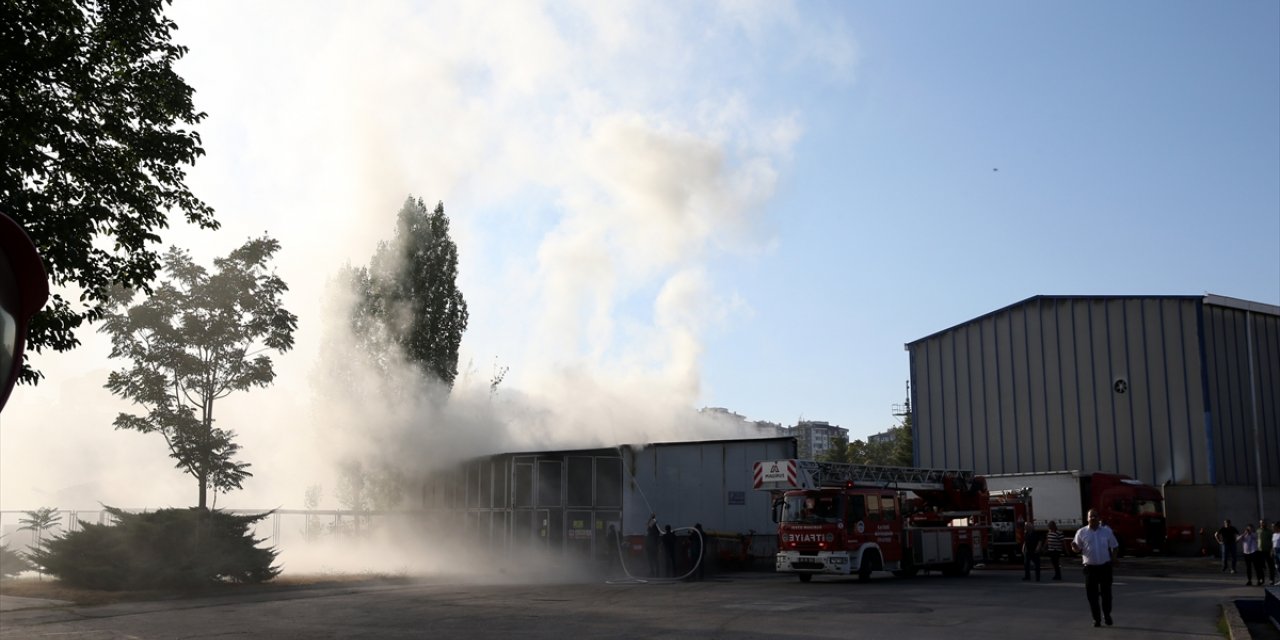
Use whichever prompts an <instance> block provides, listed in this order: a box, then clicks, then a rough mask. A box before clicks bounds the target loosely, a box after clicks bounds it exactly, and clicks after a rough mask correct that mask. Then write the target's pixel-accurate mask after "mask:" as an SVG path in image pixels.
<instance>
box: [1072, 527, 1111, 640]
mask: <svg viewBox="0 0 1280 640" xmlns="http://www.w3.org/2000/svg"><path fill="white" fill-rule="evenodd" d="M1119 548H1120V542H1119V541H1117V540H1116V535H1115V534H1114V533H1112V532H1111V528H1110V527H1108V526H1107V525H1105V524H1102V519H1101V518H1099V517H1098V510H1097V509H1090V510H1089V526H1087V527H1082V528H1080V530H1079V531H1076V537H1075V539H1074V540H1072V541H1071V550H1072V551H1075V552H1076V553H1078V554H1080V559H1081V561H1083V562H1084V595H1085V597H1086V598H1088V599H1089V611H1090V612H1091V613H1092V614H1093V626H1095V627H1100V626H1102V621H1103V620H1104V619H1105V620H1106V622H1107V626H1111V624H1112V620H1111V580H1112V576H1113V571H1114V569H1115V551H1116V549H1119ZM1099 600H1101V602H1099Z"/></svg>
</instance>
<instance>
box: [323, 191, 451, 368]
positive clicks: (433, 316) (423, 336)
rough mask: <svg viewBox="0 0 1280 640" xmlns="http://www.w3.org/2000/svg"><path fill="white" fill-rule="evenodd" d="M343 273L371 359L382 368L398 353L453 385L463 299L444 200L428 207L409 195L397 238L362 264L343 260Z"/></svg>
mask: <svg viewBox="0 0 1280 640" xmlns="http://www.w3.org/2000/svg"><path fill="white" fill-rule="evenodd" d="M345 277H346V279H348V280H349V282H350V283H351V285H352V286H353V288H354V289H355V292H356V304H355V306H354V308H353V309H352V317H351V326H352V332H353V334H354V335H355V338H356V340H357V342H358V344H359V345H360V347H361V349H362V350H363V351H364V352H366V353H367V354H368V355H369V356H370V357H371V358H372V360H373V362H374V364H375V365H376V366H377V367H378V368H380V369H381V370H382V371H384V372H385V371H387V369H388V368H389V366H390V363H391V362H393V361H394V358H395V357H396V356H397V355H399V356H403V357H404V358H406V359H407V360H408V361H409V362H412V363H415V364H417V365H419V366H421V367H422V369H423V370H424V371H425V372H427V373H429V374H431V375H433V376H434V377H436V378H438V379H439V380H440V381H442V382H444V383H445V384H446V385H449V386H452V385H453V381H454V378H456V377H457V375H458V346H459V345H460V344H461V343H462V334H463V332H465V331H466V330H467V301H466V300H465V299H464V298H463V296H462V292H461V291H459V290H458V285H457V279H458V248H457V245H455V244H454V242H453V239H452V238H450V237H449V218H448V217H446V216H445V213H444V203H442V202H441V203H438V204H436V208H435V209H434V210H431V211H429V210H428V209H427V207H426V205H424V204H423V202H422V199H421V198H419V199H416V200H415V199H414V198H412V197H410V198H409V199H407V200H406V201H405V203H404V206H403V207H401V209H400V214H399V216H398V217H397V222H396V234H395V238H394V239H393V240H392V241H391V242H385V241H384V242H381V243H379V244H378V249H377V251H376V252H375V253H374V256H373V259H372V260H371V261H370V263H369V266H368V267H367V268H366V267H360V268H355V269H353V268H351V267H347V268H346V270H345ZM397 351H398V353H397Z"/></svg>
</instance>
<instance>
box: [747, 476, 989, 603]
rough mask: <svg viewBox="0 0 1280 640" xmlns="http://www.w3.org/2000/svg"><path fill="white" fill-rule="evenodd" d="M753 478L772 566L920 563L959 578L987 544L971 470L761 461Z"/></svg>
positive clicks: (982, 494) (826, 569)
mask: <svg viewBox="0 0 1280 640" xmlns="http://www.w3.org/2000/svg"><path fill="white" fill-rule="evenodd" d="M754 485H755V488H756V489H758V490H764V491H771V492H773V494H774V500H773V515H774V521H776V522H777V523H778V555H777V559H776V563H775V567H776V570H777V571H778V572H780V573H795V574H797V575H799V576H800V581H801V582H809V581H810V580H811V579H812V578H813V576H814V575H818V574H833V575H854V574H856V575H857V576H858V579H859V580H868V579H870V577H871V573H872V572H874V571H891V572H893V574H894V575H897V576H912V575H915V574H916V572H918V571H920V570H923V569H939V570H941V571H942V572H943V573H944V574H945V575H956V576H965V575H968V574H969V571H970V569H972V568H973V565H974V564H975V563H977V562H984V561H985V560H986V554H987V551H988V549H989V548H990V536H991V527H990V523H988V522H987V518H988V504H987V501H988V496H987V486H986V482H985V481H984V480H983V479H982V478H981V477H978V476H975V475H974V474H973V473H972V472H969V471H958V470H939V469H913V468H907V467H879V466H870V465H855V464H841V463H833V462H817V461H813V460H764V461H760V462H756V463H755V468H754Z"/></svg>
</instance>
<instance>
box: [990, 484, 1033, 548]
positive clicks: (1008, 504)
mask: <svg viewBox="0 0 1280 640" xmlns="http://www.w3.org/2000/svg"><path fill="white" fill-rule="evenodd" d="M987 493H988V495H989V497H990V510H989V512H988V513H989V514H990V515H989V516H988V518H987V521H988V522H990V523H991V547H990V548H989V550H988V551H987V557H988V558H990V559H991V560H1000V558H1008V559H1010V560H1013V559H1016V558H1021V557H1022V535H1023V533H1025V529H1024V527H1025V526H1026V523H1028V522H1035V517H1034V514H1035V512H1034V511H1033V510H1032V508H1031V489H1030V488H1023V489H1000V490H996V491H991V490H990V487H988V492H987Z"/></svg>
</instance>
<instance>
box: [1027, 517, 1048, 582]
mask: <svg viewBox="0 0 1280 640" xmlns="http://www.w3.org/2000/svg"><path fill="white" fill-rule="evenodd" d="M1043 548H1044V541H1043V540H1042V539H1041V538H1040V534H1039V533H1037V532H1036V525H1035V524H1034V523H1032V522H1031V521H1030V520H1028V521H1027V523H1026V525H1025V526H1024V527H1023V533H1022V579H1023V581H1026V580H1030V579H1031V572H1032V571H1033V570H1034V571H1035V572H1036V582H1040V552H1041V551H1043V550H1044V549H1043Z"/></svg>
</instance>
